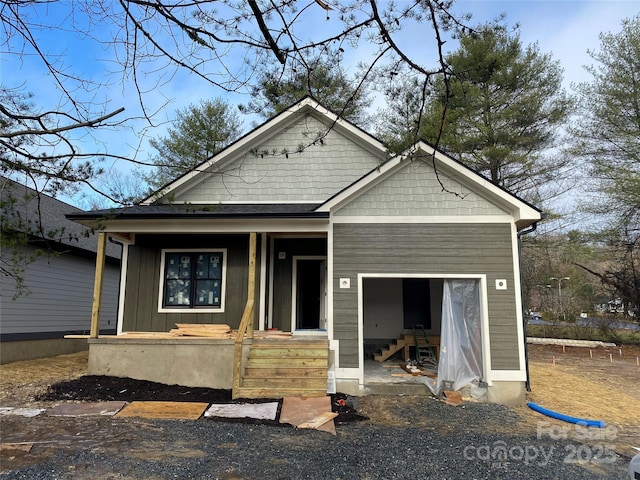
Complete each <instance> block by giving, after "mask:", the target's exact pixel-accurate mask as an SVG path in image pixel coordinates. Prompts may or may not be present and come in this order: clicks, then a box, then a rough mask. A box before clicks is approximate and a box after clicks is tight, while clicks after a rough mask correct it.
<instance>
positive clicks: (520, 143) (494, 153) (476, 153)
mask: <svg viewBox="0 0 640 480" xmlns="http://www.w3.org/2000/svg"><path fill="white" fill-rule="evenodd" d="M459 40H460V46H459V48H458V49H457V50H456V51H454V52H453V53H450V54H449V55H448V56H447V57H446V62H447V64H448V65H449V66H450V69H451V76H450V77H449V78H448V79H447V81H445V80H443V79H442V78H438V79H436V80H435V81H434V82H433V84H430V83H429V82H426V83H418V82H414V83H413V92H414V93H413V94H412V95H410V96H408V95H405V97H408V98H413V101H414V102H415V99H416V98H418V99H421V98H425V99H426V102H427V109H426V112H425V115H424V118H421V119H415V120H414V124H418V123H417V122H418V121H419V124H418V127H419V128H418V127H415V128H413V129H412V130H406V131H405V134H404V141H402V142H400V144H401V145H402V146H406V145H407V144H410V143H412V142H413V141H415V140H416V139H418V138H421V139H424V140H426V141H428V142H430V143H431V144H433V145H435V146H438V147H439V148H441V149H442V150H444V151H445V152H447V153H448V154H450V155H452V156H453V157H454V158H456V159H458V160H460V161H462V162H463V163H464V164H466V165H467V166H469V167H471V168H473V169H474V170H476V171H478V172H479V173H481V174H483V175H485V176H486V177H487V178H489V179H490V180H491V181H492V182H493V183H494V184H496V185H499V186H501V187H504V188H506V189H508V190H509V191H511V192H513V193H515V194H519V195H521V196H523V197H524V198H525V199H527V200H530V201H533V202H540V201H541V200H542V199H544V198H548V196H549V195H550V193H549V192H544V190H545V189H546V188H547V187H548V186H549V182H551V181H553V180H554V179H555V178H556V177H557V176H558V175H559V172H561V171H562V170H563V169H564V167H565V166H566V158H564V157H562V156H560V155H557V154H556V155H552V154H548V153H546V152H548V151H549V149H551V148H552V147H555V146H557V143H558V140H559V139H558V134H557V132H558V127H560V126H561V125H562V124H563V123H564V122H565V121H566V120H567V118H568V115H569V113H570V107H571V100H570V99H569V98H568V96H567V95H566V93H565V92H564V90H563V89H562V87H561V82H562V69H561V68H560V66H559V64H558V62H554V61H553V60H552V59H551V56H550V55H548V54H542V53H540V51H539V49H538V46H537V45H536V44H533V45H529V46H527V47H523V46H522V42H521V41H520V36H519V33H518V31H517V30H516V31H514V32H512V33H511V32H509V31H508V30H507V28H506V27H505V26H504V25H501V24H497V23H492V24H487V25H482V26H480V27H479V28H477V29H476V30H474V31H472V32H465V33H461V34H460V36H459Z"/></svg>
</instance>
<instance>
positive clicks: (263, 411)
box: [204, 402, 278, 420]
mask: <svg viewBox="0 0 640 480" xmlns="http://www.w3.org/2000/svg"><path fill="white" fill-rule="evenodd" d="M277 414H278V402H269V403H224V404H212V405H211V406H210V407H209V408H208V409H207V411H206V412H204V416H205V417H223V418H256V419H259V420H275V419H276V415H277Z"/></svg>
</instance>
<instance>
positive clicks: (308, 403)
mask: <svg viewBox="0 0 640 480" xmlns="http://www.w3.org/2000/svg"><path fill="white" fill-rule="evenodd" d="M327 412H329V413H330V412H331V397H284V398H283V399H282V410H281V411H280V423H290V424H291V425H294V426H296V427H300V428H311V426H312V425H313V427H312V428H315V429H316V430H321V431H323V432H329V433H331V434H333V435H335V434H336V425H335V423H334V421H333V418H329V419H327V421H326V422H325V423H323V424H322V425H317V423H316V422H317V419H319V418H327V416H325V415H324V414H326V413H327Z"/></svg>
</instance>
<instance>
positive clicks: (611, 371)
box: [0, 345, 640, 458]
mask: <svg viewBox="0 0 640 480" xmlns="http://www.w3.org/2000/svg"><path fill="white" fill-rule="evenodd" d="M638 357H640V347H622V349H621V350H620V349H618V348H610V349H604V348H597V349H591V350H590V349H588V348H578V347H566V348H565V349H564V350H563V348H562V347H560V346H540V345H530V347H529V358H530V378H531V389H532V391H531V392H530V393H529V394H528V395H527V400H528V401H532V402H535V403H537V404H539V405H541V406H543V407H545V408H547V409H550V410H554V411H557V412H560V413H564V414H566V415H570V416H574V417H579V418H587V419H594V420H604V421H605V422H606V424H607V435H609V437H607V442H608V443H610V444H612V445H613V446H615V451H616V452H618V453H619V454H622V455H624V457H625V458H630V457H632V456H633V455H634V454H635V453H636V451H635V450H634V449H633V447H640V366H639V365H638V364H637V362H638V361H639V358H638ZM86 368H87V354H86V353H79V354H73V355H64V356H60V357H55V358H50V359H43V360H33V361H25V362H16V363H13V364H8V365H2V366H0V406H13V407H31V408H34V407H43V408H46V407H50V406H52V405H55V404H56V403H60V400H64V399H65V398H66V399H68V400H70V401H78V400H79V399H91V398H96V399H102V400H110V399H114V398H111V397H113V396H117V394H120V397H119V398H117V399H119V400H122V399H125V400H126V399H127V395H133V394H134V391H133V390H132V389H128V387H127V385H124V386H121V387H118V385H113V386H111V387H110V388H111V391H112V393H108V392H107V386H106V385H105V386H101V388H103V389H104V390H102V391H99V390H97V389H95V387H94V388H93V391H91V392H85V393H87V395H88V396H87V395H84V396H83V395H80V393H82V392H67V393H66V395H67V397H65V396H64V395H65V394H63V392H62V391H61V390H57V391H56V390H55V389H53V390H52V389H51V388H49V387H50V386H52V385H54V384H58V383H59V382H64V381H70V380H74V379H80V380H78V381H76V382H70V383H69V385H71V386H72V387H73V388H86V389H87V390H88V391H89V390H91V388H92V387H91V385H84V386H82V385H83V383H82V379H81V377H83V376H84V375H85V374H86ZM105 383H106V382H105ZM114 389H115V390H114ZM127 389H128V390H127ZM196 390H197V389H190V395H192V396H194V395H196V394H197V393H198V392H197V391H196ZM114 391H115V392H116V393H113V392H114ZM52 392H53V393H52ZM167 394H168V391H167ZM175 394H176V395H184V392H182V393H180V392H179V391H176V393H175ZM47 395H48V396H47ZM74 395H79V396H75V397H74ZM106 397H108V398H106ZM56 398H57V399H58V401H56ZM183 398H184V397H183ZM136 399H138V398H136ZM163 400H171V398H164V397H163ZM189 400H191V401H199V400H196V399H195V397H194V398H193V399H192V398H189ZM433 401H437V400H433ZM420 402H424V401H423V400H420ZM420 402H417V401H416V398H415V397H412V396H369V397H360V398H359V399H358V414H361V415H364V416H366V417H369V422H371V423H374V424H379V425H394V426H404V425H407V426H408V425H414V426H425V427H428V428H430V429H432V430H435V431H442V432H446V431H448V429H451V428H454V427H452V426H451V425H449V423H451V421H452V419H451V418H432V417H430V418H425V416H421V415H419V414H418V413H419V412H418V413H416V415H415V416H411V417H405V416H402V415H397V414H396V412H401V411H406V410H407V408H410V406H411V404H412V403H416V404H418V403H420ZM451 408H452V409H455V408H463V407H451ZM453 418H455V416H454V417H453ZM494 420H495V421H492V422H491V425H485V424H482V423H481V424H479V425H475V426H470V428H471V429H477V430H482V429H489V428H490V429H491V430H492V431H497V432H504V433H523V432H529V433H531V432H534V434H535V432H536V431H540V429H542V430H543V434H548V433H549V432H555V434H558V433H562V432H566V433H567V434H568V435H569V438H572V436H574V437H575V436H577V437H576V439H577V440H584V438H580V437H579V436H580V435H581V433H580V431H579V430H576V428H575V427H573V426H571V427H569V425H570V424H567V423H565V422H560V421H557V420H553V419H551V418H548V417H545V416H543V415H541V414H539V413H537V412H534V411H533V410H531V409H529V408H528V407H527V406H526V405H523V406H518V407H514V408H512V409H511V411H510V413H508V414H505V418H504V419H502V420H501V419H494ZM553 428H555V430H550V429H553ZM590 430H597V429H590ZM593 440H594V441H595V443H598V442H600V443H602V438H594V439H593Z"/></svg>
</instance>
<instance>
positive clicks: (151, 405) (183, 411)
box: [116, 402, 209, 420]
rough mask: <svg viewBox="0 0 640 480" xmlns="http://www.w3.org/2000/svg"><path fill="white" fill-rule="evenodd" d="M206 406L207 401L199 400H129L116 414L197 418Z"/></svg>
mask: <svg viewBox="0 0 640 480" xmlns="http://www.w3.org/2000/svg"><path fill="white" fill-rule="evenodd" d="M208 406H209V404H208V403H199V402H131V404H129V405H127V406H126V407H124V408H123V409H122V410H120V412H118V414H117V415H116V416H118V417H142V418H157V419H167V420H169V419H170V420H197V419H199V418H200V417H201V416H202V414H203V413H204V411H205V410H206V408H207V407H208Z"/></svg>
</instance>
